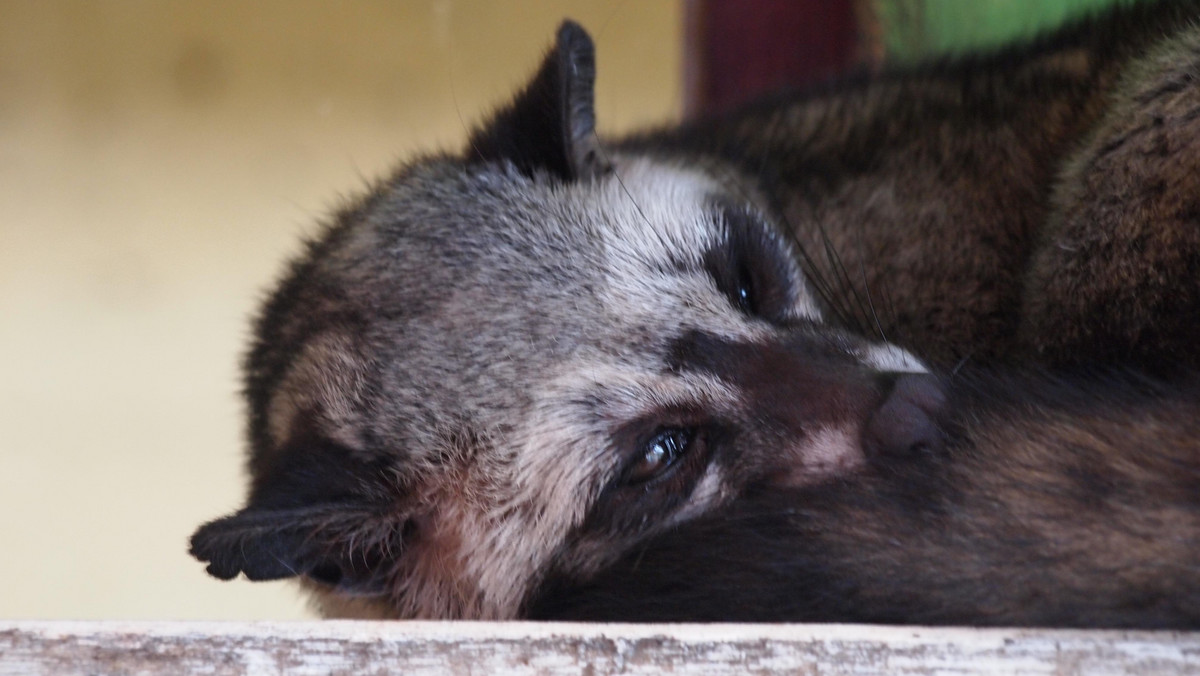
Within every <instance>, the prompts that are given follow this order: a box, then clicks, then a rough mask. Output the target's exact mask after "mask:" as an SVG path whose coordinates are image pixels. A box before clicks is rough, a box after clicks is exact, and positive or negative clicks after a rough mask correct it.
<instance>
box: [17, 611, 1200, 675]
mask: <svg viewBox="0 0 1200 676" xmlns="http://www.w3.org/2000/svg"><path fill="white" fill-rule="evenodd" d="M980 672H986V673H989V674H1022V675H1026V674H1055V675H1062V676H1068V675H1073V674H1080V675H1083V674H1087V675H1089V676H1091V675H1094V674H1127V673H1137V674H1196V673H1200V633H1191V632H1188V633H1183V632H1122V631H1057V630H1056V631H1047V630H1024V629H965V628H926V627H876V626H863V625H617V624H611V625H604V624H541V623H520V622H512V623H486V622H351V621H323V622H322V621H318V622H254V623H243V622H238V623H225V622H13V621H7V622H6V621H0V676H9V675H16V674H20V675H22V676H25V675H29V674H32V675H38V674H55V675H73V674H80V675H82V674H88V675H91V674H112V675H116V676H125V675H130V676H132V675H134V674H138V675H141V674H146V675H157V674H171V675H172V676H174V675H176V674H214V675H220V676H224V675H230V676H235V675H239V676H240V675H242V674H289V675H296V676H307V675H308V674H322V675H326V674H355V675H370V674H395V673H404V674H579V673H583V674H589V675H593V674H594V675H599V674H661V673H673V674H714V675H720V674H767V673H790V674H828V675H834V676H836V675H840V674H880V675H884V674H887V675H902V676H903V675H908V674H912V675H917V674H920V675H928V674H939V675H949V674H966V673H980Z"/></svg>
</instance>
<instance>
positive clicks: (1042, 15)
mask: <svg viewBox="0 0 1200 676" xmlns="http://www.w3.org/2000/svg"><path fill="white" fill-rule="evenodd" d="M1132 1H1134V0H873V4H874V7H875V10H876V12H877V15H878V17H879V20H880V23H881V24H882V28H883V35H884V45H885V47H886V49H887V54H888V57H889V58H891V59H896V60H900V61H912V60H915V59H920V58H924V57H929V56H934V55H941V54H953V53H959V52H964V51H970V50H975V49H986V48H988V47H994V46H998V45H1002V44H1004V43H1006V42H1011V41H1013V40H1017V39H1020V38H1024V37H1029V36H1032V35H1036V34H1038V33H1041V32H1044V31H1047V30H1050V29H1052V28H1054V27H1056V26H1058V25H1060V24H1062V23H1063V22H1065V21H1068V20H1070V19H1072V18H1075V17H1079V16H1085V15H1087V14H1089V13H1093V12H1096V11H1097V10H1100V9H1103V8H1104V7H1108V6H1111V5H1114V4H1122V3H1123V4H1128V3H1130V2H1132Z"/></svg>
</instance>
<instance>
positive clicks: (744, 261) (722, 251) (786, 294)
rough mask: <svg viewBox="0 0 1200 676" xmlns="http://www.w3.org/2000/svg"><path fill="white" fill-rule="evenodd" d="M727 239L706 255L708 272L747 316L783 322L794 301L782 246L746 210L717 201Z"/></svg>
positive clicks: (789, 265) (787, 258) (787, 257)
mask: <svg viewBox="0 0 1200 676" xmlns="http://www.w3.org/2000/svg"><path fill="white" fill-rule="evenodd" d="M715 218H717V219H718V221H719V223H720V225H721V229H722V230H723V233H724V236H723V237H722V238H721V240H720V241H719V242H718V243H717V244H716V245H714V246H713V247H712V248H710V249H709V250H708V251H706V252H705V254H704V259H703V260H704V268H705V270H707V271H708V273H709V274H710V275H712V278H713V282H714V283H715V284H716V285H717V288H718V289H719V290H720V291H721V293H723V294H725V295H726V296H727V297H728V298H729V302H730V303H731V304H732V305H733V306H734V307H735V308H737V309H738V310H740V311H741V312H743V313H745V314H746V315H747V316H750V317H756V318H759V319H765V320H767V321H769V322H774V323H783V322H784V321H786V319H787V312H788V310H789V308H790V307H791V305H792V303H793V302H794V298H795V289H794V288H793V279H794V274H793V267H794V264H793V263H792V259H791V256H790V255H789V253H788V252H787V251H786V250H785V246H784V244H783V241H782V240H781V239H780V238H779V237H777V236H775V235H774V233H773V231H772V230H771V229H770V226H769V225H768V224H767V223H765V222H763V220H762V218H761V217H759V216H758V215H757V214H755V213H754V212H753V211H751V210H750V209H748V208H746V207H742V206H736V205H732V204H728V203H725V202H723V201H718V202H717V203H716V214H715Z"/></svg>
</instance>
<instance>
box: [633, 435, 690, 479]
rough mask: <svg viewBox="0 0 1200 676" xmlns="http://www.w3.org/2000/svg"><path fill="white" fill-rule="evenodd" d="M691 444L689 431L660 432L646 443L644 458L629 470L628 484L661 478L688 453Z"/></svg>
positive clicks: (639, 459)
mask: <svg viewBox="0 0 1200 676" xmlns="http://www.w3.org/2000/svg"><path fill="white" fill-rule="evenodd" d="M691 443H692V434H691V432H690V431H688V430H684V429H680V428H668V429H664V430H662V431H660V432H658V433H657V434H655V435H654V436H653V437H651V438H650V440H649V441H647V442H646V445H645V446H644V447H643V449H642V451H643V452H642V456H641V457H640V458H638V460H637V462H636V463H634V465H633V467H631V468H630V469H629V474H628V478H627V480H628V482H629V483H631V484H640V483H645V482H647V481H650V480H651V479H654V478H656V477H658V476H660V475H661V474H662V473H663V472H665V471H667V469H669V468H670V467H671V466H672V465H674V464H675V462H676V461H677V460H679V459H680V458H682V457H683V456H684V454H685V453H687V449H688V446H689V445H691Z"/></svg>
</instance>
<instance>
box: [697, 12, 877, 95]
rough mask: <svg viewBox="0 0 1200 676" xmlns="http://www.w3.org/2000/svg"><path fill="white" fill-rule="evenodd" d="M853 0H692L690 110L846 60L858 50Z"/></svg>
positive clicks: (829, 69)
mask: <svg viewBox="0 0 1200 676" xmlns="http://www.w3.org/2000/svg"><path fill="white" fill-rule="evenodd" d="M854 4H855V3H854V1H853V0H691V2H689V3H688V6H687V22H688V25H687V27H686V34H687V37H686V39H687V54H686V56H685V64H686V66H685V67H686V69H687V72H686V73H685V77H686V79H687V82H686V90H687V98H688V100H687V102H686V108H687V113H688V114H689V115H696V114H703V113H708V112H714V111H720V110H725V109H728V108H729V107H731V106H733V105H736V104H738V103H740V102H743V101H745V100H747V99H749V98H752V97H753V96H755V95H756V94H759V93H762V92H764V91H769V90H773V89H778V88H780V87H784V86H800V85H804V84H807V83H810V82H814V81H816V80H820V79H822V78H826V77H829V76H830V75H832V74H834V73H837V72H839V71H841V70H844V69H845V68H847V67H848V66H849V65H850V64H851V63H853V61H854V59H855V55H856V54H857V53H858V45H857V42H858V25H857V21H856V13H855V8H854Z"/></svg>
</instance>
